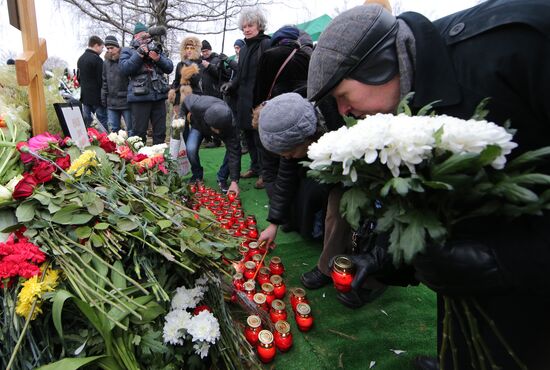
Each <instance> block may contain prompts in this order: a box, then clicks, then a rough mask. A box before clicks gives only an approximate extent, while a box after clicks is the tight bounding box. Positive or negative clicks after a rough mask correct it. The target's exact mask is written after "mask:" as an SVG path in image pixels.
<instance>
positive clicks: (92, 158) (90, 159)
mask: <svg viewBox="0 0 550 370" xmlns="http://www.w3.org/2000/svg"><path fill="white" fill-rule="evenodd" d="M91 166H94V167H95V166H97V159H96V155H95V152H94V151H93V150H86V151H84V153H82V154H81V155H80V157H78V158H77V159H76V160H75V161H74V162H73V163H71V167H69V171H68V172H69V173H70V174H74V175H75V177H80V176H82V175H84V174H85V173H89V171H88V168H89V167H91Z"/></svg>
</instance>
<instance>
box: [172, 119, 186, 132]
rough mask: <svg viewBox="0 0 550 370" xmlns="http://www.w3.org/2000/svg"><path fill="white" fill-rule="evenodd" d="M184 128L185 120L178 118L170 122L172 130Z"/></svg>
mask: <svg viewBox="0 0 550 370" xmlns="http://www.w3.org/2000/svg"><path fill="white" fill-rule="evenodd" d="M184 126H185V120H184V119H182V118H178V119H175V120H173V121H172V128H175V129H178V128H183V127H184Z"/></svg>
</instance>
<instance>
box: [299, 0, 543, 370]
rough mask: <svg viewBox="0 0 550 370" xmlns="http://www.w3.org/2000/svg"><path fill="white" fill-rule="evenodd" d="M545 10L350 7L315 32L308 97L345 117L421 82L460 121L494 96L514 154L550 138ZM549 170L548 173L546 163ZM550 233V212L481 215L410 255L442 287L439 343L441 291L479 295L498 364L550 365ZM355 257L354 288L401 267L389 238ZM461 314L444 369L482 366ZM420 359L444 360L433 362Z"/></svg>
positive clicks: (494, 117)
mask: <svg viewBox="0 0 550 370" xmlns="http://www.w3.org/2000/svg"><path fill="white" fill-rule="evenodd" d="M548 14H550V4H549V3H548V2H547V1H544V0H521V1H519V0H493V1H487V2H484V3H481V4H480V5H477V6H475V7H473V8H470V9H467V10H464V11H462V12H459V13H456V14H453V15H450V16H448V17H445V18H442V19H440V20H437V21H435V22H430V21H429V20H428V19H426V18H425V17H424V16H422V15H420V14H417V13H403V14H401V15H400V16H399V17H398V18H397V19H396V18H395V17H393V16H392V15H391V14H389V13H387V12H385V11H384V10H383V9H382V8H381V7H380V6H376V5H369V6H359V7H356V8H353V9H350V10H348V11H346V12H344V13H342V14H340V15H339V16H338V17H336V18H335V19H334V20H333V21H332V22H331V24H330V25H329V26H328V27H327V28H326V29H325V31H324V32H323V34H322V35H321V38H320V39H319V42H318V44H317V47H316V49H315V50H314V52H313V54H312V58H311V64H310V74H309V78H308V97H309V98H310V99H312V100H314V101H317V100H319V99H321V98H322V97H324V96H326V95H327V94H331V95H333V96H334V97H335V98H336V100H337V102H338V107H339V111H340V113H341V114H343V115H354V116H356V117H363V116H365V115H367V114H374V113H377V112H393V111H395V109H396V106H397V104H398V102H399V100H400V98H401V97H403V96H404V95H405V94H407V93H409V92H410V91H414V92H415V94H414V98H413V100H412V102H411V104H412V108H413V109H414V110H415V111H417V110H419V109H420V107H423V106H425V105H427V104H429V103H433V102H436V103H435V105H434V109H435V112H436V113H438V114H448V115H452V116H456V117H459V118H463V119H467V118H470V117H471V116H472V114H473V113H474V110H475V108H476V106H478V104H479V103H480V101H481V100H483V99H485V98H489V102H488V105H487V107H486V109H487V111H488V115H487V119H488V120H489V121H493V122H495V123H497V124H501V125H504V124H505V123H506V122H508V121H509V122H510V123H511V127H512V128H514V129H517V133H516V134H515V136H514V141H515V142H516V143H518V145H519V146H518V148H517V149H516V150H515V151H514V153H512V154H513V156H517V155H519V154H521V153H523V152H525V151H528V150H532V149H535V148H540V147H543V146H547V145H548V138H549V137H550V105H549V104H548V101H550V90H549V89H548V85H549V83H550V68H548V66H549V65H550V36H549V35H550V20H549V18H548V16H547V15H548ZM360 40H361V41H360ZM544 172H545V173H547V174H550V171H549V170H548V168H546V169H545V170H544ZM548 230H550V214H549V213H548V212H544V213H543V214H542V215H539V216H521V217H519V218H516V219H514V221H510V220H508V219H504V218H500V217H482V218H476V219H474V220H470V221H468V222H462V223H460V224H458V225H457V226H456V227H455V228H454V229H453V234H452V235H453V237H452V239H450V240H448V241H447V243H446V244H445V245H435V244H433V243H432V244H429V245H428V246H427V248H426V251H425V252H424V253H422V254H419V255H417V257H415V259H413V263H412V267H413V272H414V278H416V279H418V280H419V281H421V282H422V283H424V284H426V285H427V286H428V287H430V288H432V289H433V290H434V291H436V292H437V293H438V329H439V330H438V333H439V335H438V345H441V343H442V338H443V337H442V324H443V317H444V308H443V305H442V296H443V295H445V296H447V297H451V298H453V299H455V300H460V301H462V302H472V301H475V302H477V305H478V306H477V307H476V309H475V310H473V312H471V314H472V315H473V318H474V320H475V323H477V326H478V333H479V337H477V338H481V339H483V341H484V342H485V344H486V348H484V349H483V350H484V351H485V353H486V355H487V354H490V356H491V358H492V360H493V361H494V363H495V364H496V365H498V366H500V368H502V369H516V368H528V369H547V368H548V365H549V364H550V351H548V349H549V348H550V316H549V315H548V312H550V277H549V276H550V275H549V274H548V271H549V270H550V237H549V234H548V232H549V231H548ZM355 261H356V263H357V264H358V266H359V270H358V273H357V275H356V278H355V280H354V283H353V286H354V287H357V286H359V285H361V283H362V279H363V278H364V277H365V276H377V275H379V277H380V279H384V278H389V277H391V274H392V273H393V272H395V269H392V268H388V267H391V257H390V258H388V257H387V253H386V250H385V245H384V243H377V244H376V245H375V247H374V249H373V250H372V251H371V252H369V253H368V254H365V255H363V256H360V257H356V258H355ZM412 281H413V279H411V282H412ZM402 283H405V284H406V281H403V282H402ZM459 318H460V316H459V317H458V319H459ZM458 319H454V320H452V323H451V329H452V332H453V333H454V334H453V337H454V342H455V348H456V349H457V352H453V354H454V355H455V356H453V355H452V354H451V353H450V352H451V351H447V352H446V355H445V356H444V357H443V358H441V359H440V363H441V364H445V365H446V368H447V369H452V368H454V367H455V366H453V362H454V361H456V362H457V366H458V369H461V370H462V369H466V370H467V369H472V368H483V367H481V365H480V362H482V361H481V360H480V358H479V357H477V356H474V355H473V353H472V351H471V349H472V347H471V341H470V338H471V335H468V334H467V335H464V330H463V329H464V327H462V328H461V326H460V322H459V320H458ZM462 319H463V321H462V322H464V320H465V317H464V316H463V315H462ZM494 328H498V330H499V333H498V334H497V333H496V332H495V331H494V330H493V329H494ZM504 342H506V343H507V344H508V345H509V348H510V349H511V351H513V353H514V354H515V356H516V357H515V358H513V357H512V355H511V352H510V351H508V350H507V349H506V348H505V346H504ZM453 357H455V358H454V361H453ZM484 357H485V362H486V363H487V357H486V356H484ZM520 363H521V364H523V366H524V367H520ZM416 364H417V366H419V368H430V369H435V368H437V364H434V362H433V361H430V360H429V359H418V361H417V363H416Z"/></svg>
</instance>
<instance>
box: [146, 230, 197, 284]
mask: <svg viewBox="0 0 550 370" xmlns="http://www.w3.org/2000/svg"><path fill="white" fill-rule="evenodd" d="M146 233H147V235H149V236H150V237H151V238H152V239H154V240H155V241H156V242H157V243H159V244H160V245H161V246H162V247H164V248H166V249H168V250H169V251H172V252H175V253H177V252H176V251H175V250H174V249H173V248H171V247H170V246H169V245H168V244H166V243H164V242H163V241H162V240H160V239H159V238H158V237H157V236H156V235H155V234H153V233H152V232H151V231H149V230H147V229H146ZM156 250H157V251H159V253H161V254H162V252H160V249H158V248H157V249H156ZM173 262H174V263H176V264H177V265H178V266H180V267H183V268H184V269H186V270H187V271H189V272H191V273H193V274H194V273H195V270H193V269H192V268H191V267H189V266H187V265H185V264H183V263H181V262H180V261H176V260H174V261H173Z"/></svg>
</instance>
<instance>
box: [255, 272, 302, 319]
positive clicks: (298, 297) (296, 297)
mask: <svg viewBox="0 0 550 370" xmlns="http://www.w3.org/2000/svg"><path fill="white" fill-rule="evenodd" d="M245 276H246V275H245ZM298 303H307V298H306V291H305V290H304V289H302V288H294V289H292V294H291V295H290V305H291V306H292V310H293V311H294V312H296V305H298Z"/></svg>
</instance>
